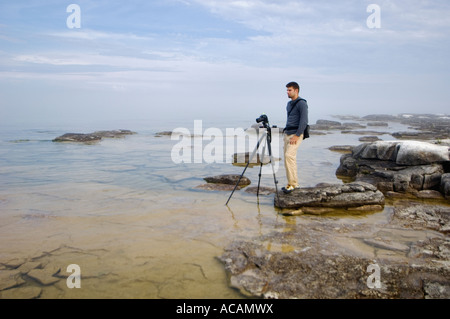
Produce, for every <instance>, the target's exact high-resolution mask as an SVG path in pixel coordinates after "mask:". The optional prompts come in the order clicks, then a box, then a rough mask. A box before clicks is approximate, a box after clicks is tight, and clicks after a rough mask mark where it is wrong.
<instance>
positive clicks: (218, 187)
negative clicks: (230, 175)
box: [194, 183, 242, 192]
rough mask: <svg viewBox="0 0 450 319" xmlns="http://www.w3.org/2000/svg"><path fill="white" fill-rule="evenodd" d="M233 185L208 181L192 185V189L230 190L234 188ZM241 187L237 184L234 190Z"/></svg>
mask: <svg viewBox="0 0 450 319" xmlns="http://www.w3.org/2000/svg"><path fill="white" fill-rule="evenodd" d="M234 187H235V185H231V184H220V183H208V184H202V185H198V186H196V187H194V189H199V190H206V191H226V192H228V191H232V190H233V189H234ZM241 188H242V187H241V186H237V187H236V190H240V189H241Z"/></svg>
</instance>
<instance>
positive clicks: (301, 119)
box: [285, 97, 308, 136]
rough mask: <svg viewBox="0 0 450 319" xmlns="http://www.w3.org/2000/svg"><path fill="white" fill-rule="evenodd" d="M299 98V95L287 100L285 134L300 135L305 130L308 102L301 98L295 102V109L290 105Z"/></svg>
mask: <svg viewBox="0 0 450 319" xmlns="http://www.w3.org/2000/svg"><path fill="white" fill-rule="evenodd" d="M299 99H301V97H299V98H298V99H296V100H294V101H289V102H288V104H287V106H286V111H287V113H288V118H287V121H286V128H285V133H286V134H287V135H292V134H295V135H297V136H300V135H302V134H303V132H304V131H305V128H306V125H308V103H307V102H306V101H305V100H303V99H302V100H301V101H299V102H297V105H295V109H292V105H293V104H294V103H295V102H296V101H297V100H299ZM291 110H292V112H291Z"/></svg>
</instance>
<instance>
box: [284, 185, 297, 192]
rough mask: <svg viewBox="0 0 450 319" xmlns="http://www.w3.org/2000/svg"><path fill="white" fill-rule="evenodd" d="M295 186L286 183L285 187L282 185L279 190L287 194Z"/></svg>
mask: <svg viewBox="0 0 450 319" xmlns="http://www.w3.org/2000/svg"><path fill="white" fill-rule="evenodd" d="M294 189H295V187H294V186H291V185H288V186H286V187H283V188H282V189H281V190H282V191H283V192H284V193H285V194H289V193H292V192H293V191H294Z"/></svg>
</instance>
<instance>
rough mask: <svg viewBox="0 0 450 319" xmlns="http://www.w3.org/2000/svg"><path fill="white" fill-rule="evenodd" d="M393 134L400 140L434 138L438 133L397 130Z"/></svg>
mask: <svg viewBox="0 0 450 319" xmlns="http://www.w3.org/2000/svg"><path fill="white" fill-rule="evenodd" d="M392 136H393V137H395V138H396V139H399V140H434V139H436V134H435V133H433V132H426V131H422V132H395V133H392Z"/></svg>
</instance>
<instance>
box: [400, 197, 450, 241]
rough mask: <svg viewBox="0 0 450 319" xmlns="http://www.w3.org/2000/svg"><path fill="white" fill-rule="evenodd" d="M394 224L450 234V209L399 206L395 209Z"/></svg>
mask: <svg viewBox="0 0 450 319" xmlns="http://www.w3.org/2000/svg"><path fill="white" fill-rule="evenodd" d="M393 219H394V222H397V223H401V224H402V225H403V226H406V227H412V228H418V229H423V228H426V229H432V230H436V231H439V232H442V233H448V232H450V207H448V208H444V207H440V206H434V205H416V204H414V203H408V202H406V203H403V204H402V205H400V204H398V205H396V206H395V207H394V215H393Z"/></svg>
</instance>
